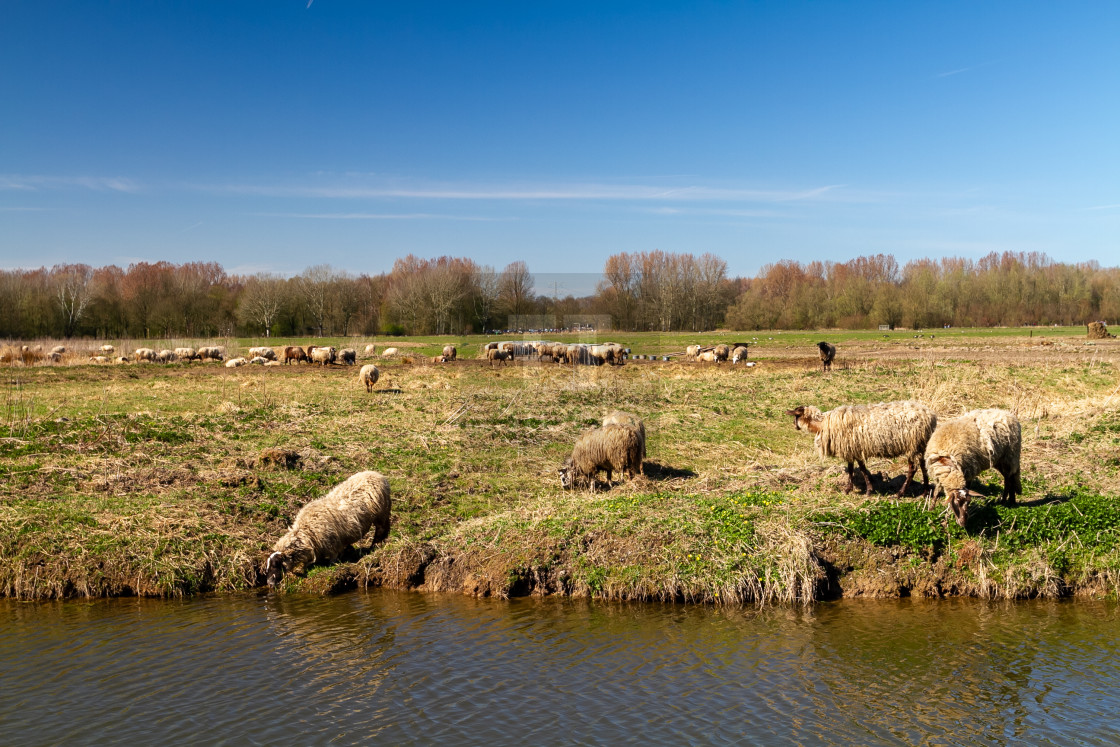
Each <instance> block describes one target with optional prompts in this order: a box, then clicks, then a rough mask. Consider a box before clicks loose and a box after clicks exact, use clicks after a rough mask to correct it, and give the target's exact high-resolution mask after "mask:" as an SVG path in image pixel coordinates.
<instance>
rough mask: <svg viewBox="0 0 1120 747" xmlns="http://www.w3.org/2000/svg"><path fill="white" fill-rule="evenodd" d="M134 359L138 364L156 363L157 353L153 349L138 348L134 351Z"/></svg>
mask: <svg viewBox="0 0 1120 747" xmlns="http://www.w3.org/2000/svg"><path fill="white" fill-rule="evenodd" d="M132 357H133V358H135V359H136V361H137V362H140V361H149V362H151V363H154V362H155V360H156V351H154V350H152V349H151V348H136V349H135V350H133V351H132Z"/></svg>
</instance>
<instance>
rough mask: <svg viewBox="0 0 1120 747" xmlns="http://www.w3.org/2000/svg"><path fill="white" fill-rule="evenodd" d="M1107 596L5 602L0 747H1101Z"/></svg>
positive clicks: (1109, 634)
mask: <svg viewBox="0 0 1120 747" xmlns="http://www.w3.org/2000/svg"><path fill="white" fill-rule="evenodd" d="M1118 621H1120V607H1118V606H1117V605H1116V604H1113V603H1094V602H1080V601H1079V602H1065V603H1058V602H1031V603H1016V604H1010V603H998V604H995V603H983V602H977V601H972V600H955V601H921V600H901V601H884V602H876V601H867V600H854V601H844V602H837V603H830V604H823V605H819V606H817V607H815V608H812V609H810V610H794V609H777V610H764V611H754V610H746V611H744V610H716V609H711V608H703V607H684V606H671V605H665V606H663V605H608V604H601V603H594V604H592V603H586V602H583V601H573V600H560V599H548V600H538V599H519V600H514V601H510V602H502V601H495V600H476V599H471V598H466V597H459V596H454V595H447V596H445V595H424V594H417V593H409V592H390V591H378V592H371V593H354V594H348V595H344V596H340V597H333V598H326V599H323V598H308V597H280V596H271V597H268V596H240V597H233V598H230V597H224V598H208V599H196V600H190V601H185V602H162V601H146V600H115V601H97V602H68V603H46V604H38V603H37V604H28V603H17V602H10V601H4V600H0V623H2V628H0V629H2V630H3V635H2V636H0V735H3V739H2V740H0V741H3V742H4V743H5V744H51V743H67V744H70V743H95V744H101V743H119V742H135V741H139V742H141V743H150V742H153V741H156V740H161V741H162V740H166V739H171V740H174V743H175V744H190V743H201V744H218V743H226V744H247V743H248V744H278V743H295V744H321V743H332V744H359V743H362V744H367V743H375V742H376V743H384V744H409V743H411V744H433V743H440V744H478V743H487V744H490V745H499V744H570V743H581V744H586V743H592V744H595V743H597V744H618V743H622V742H642V743H646V742H656V743H664V744H688V743H692V744H712V743H716V744H719V743H731V744H755V743H757V744H782V743H785V744H852V743H858V744H898V743H906V744H921V743H932V744H946V743H960V744H978V743H979V744H1009V743H1012V742H1019V741H1027V742H1033V743H1038V742H1056V743H1062V744H1113V743H1115V741H1116V739H1117V735H1120V708H1118V706H1120V695H1118V694H1117V693H1118V692H1120V666H1118V664H1117V660H1118V657H1117V653H1118V650H1117V649H1118V643H1117V636H1116V631H1117V622H1118Z"/></svg>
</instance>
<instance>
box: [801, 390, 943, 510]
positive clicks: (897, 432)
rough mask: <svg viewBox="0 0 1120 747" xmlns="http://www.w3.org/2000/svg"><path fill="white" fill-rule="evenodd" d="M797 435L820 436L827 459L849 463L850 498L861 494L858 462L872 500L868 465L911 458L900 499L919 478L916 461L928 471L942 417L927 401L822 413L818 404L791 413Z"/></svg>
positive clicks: (846, 407)
mask: <svg viewBox="0 0 1120 747" xmlns="http://www.w3.org/2000/svg"><path fill="white" fill-rule="evenodd" d="M786 414H787V415H792V416H793V425H794V427H795V428H797V430H806V431H808V432H810V433H812V434H814V438H813V444H814V445H815V446H816V448H817V453H819V454H820V455H821V456H822V457H838V458H840V459H843V460H844V461H845V462H847V464H848V485H847V487H845V488H844V492H845V493H850V492H852V490H854V489H855V481H854V480H853V475H854V469H853V463H854V464H858V465H859V470H860V474H861V475H862V476H863V482H864V486H865V491H864V492H865V494H866V495H871V473H870V472H869V471H868V470H867V465H866V464H865V463H864V461H865V460H866V459H869V458H871V457H884V458H888V459H890V458H894V457H899V456H905V457H906V464H907V471H906V480H905V481H904V482H903V483H902V487H901V488H900V489H899V491H898V493H897V494H896V495H895V498H899V497H901V496H902V495H903V494H904V493H905V492H906V489H907V488H909V487H910V482H911V481H912V480H913V478H914V470H915V462H917V465H918V466H920V467H921V468H922V479H923V480H924V481H925V484H926V486H927V487H928V485H929V473H928V472H926V463H925V461H923V457H924V456H925V451H926V444H927V443H929V439H930V437H931V436H932V435H933V431H934V428H936V427H937V415H936V414H934V412H933V410H931V409H930V408H929V407H927V406H926V405H925V404H923V403H921V402H917V401H914V400H906V401H902V402H880V403H879V404H876V405H842V406H840V407H837V408H835V409H833V410H829V411H828V412H825V413H822V412H821V411H820V410H819V409H818V408H816V407H813V406H812V405H806V406H802V407H797V408H794V409H793V410H786Z"/></svg>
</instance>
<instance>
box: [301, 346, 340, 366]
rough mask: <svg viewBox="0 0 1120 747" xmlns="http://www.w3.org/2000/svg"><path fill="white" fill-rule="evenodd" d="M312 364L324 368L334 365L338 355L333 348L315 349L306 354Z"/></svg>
mask: <svg viewBox="0 0 1120 747" xmlns="http://www.w3.org/2000/svg"><path fill="white" fill-rule="evenodd" d="M308 355H309V357H310V358H311V362H312V363H318V364H319V365H320V366H326V365H329V364H331V363H334V361H335V358H336V357H337V355H338V353H337V351H336V350H335V349H334V348H333V347H317V348H314V349H313V350H312V351H311V352H310V353H308Z"/></svg>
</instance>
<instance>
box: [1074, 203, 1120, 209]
mask: <svg viewBox="0 0 1120 747" xmlns="http://www.w3.org/2000/svg"><path fill="white" fill-rule="evenodd" d="M1117 208H1120V202H1117V203H1115V204H1113V205H1093V206H1092V207H1087V208H1082V209H1083V210H1116V209H1117Z"/></svg>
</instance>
